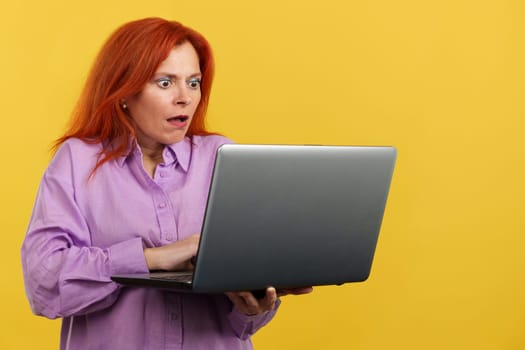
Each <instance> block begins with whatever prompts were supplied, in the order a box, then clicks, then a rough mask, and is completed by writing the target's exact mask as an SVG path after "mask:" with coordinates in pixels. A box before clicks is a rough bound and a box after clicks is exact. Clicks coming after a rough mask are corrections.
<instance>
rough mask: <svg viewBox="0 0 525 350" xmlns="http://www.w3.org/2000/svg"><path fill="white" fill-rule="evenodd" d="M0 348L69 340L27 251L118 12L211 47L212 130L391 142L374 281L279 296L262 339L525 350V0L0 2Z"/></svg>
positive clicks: (270, 344) (322, 345)
mask: <svg viewBox="0 0 525 350" xmlns="http://www.w3.org/2000/svg"><path fill="white" fill-rule="evenodd" d="M0 8H1V10H0V38H1V41H0V42H1V44H2V45H1V52H2V54H1V55H0V71H1V74H0V76H1V85H0V86H1V97H0V104H1V107H2V108H1V111H2V123H1V125H2V127H1V128H0V133H1V134H0V135H1V137H0V142H1V144H0V152H2V159H3V162H4V165H3V171H2V173H1V175H0V176H1V181H0V186H1V198H2V201H1V202H0V203H1V204H0V205H1V210H0V215H1V218H0V220H1V222H2V227H3V229H2V234H1V242H2V247H3V249H2V251H3V253H2V257H1V266H2V272H3V275H4V277H3V278H2V282H0V283H1V291H0V293H1V298H0V310H1V313H2V317H1V318H0V334H1V336H0V348H1V349H56V348H57V346H58V331H59V322H58V321H49V320H46V319H43V318H38V317H35V316H32V314H31V312H30V309H29V306H28V304H27V301H26V300H25V295H24V289H23V282H22V276H21V267H20V259H19V247H20V244H21V241H22V239H23V236H24V233H25V228H26V225H27V222H28V219H29V215H30V212H31V207H32V204H33V199H34V196H35V193H36V190H37V186H38V182H39V179H40V176H41V175H42V172H43V171H44V169H45V166H46V164H47V162H48V160H49V153H48V151H47V149H48V147H49V145H50V143H51V141H52V140H54V139H55V138H56V137H57V136H58V135H60V132H61V131H62V130H63V126H64V124H65V123H66V121H67V119H68V114H69V111H70V110H71V107H72V105H73V102H74V100H75V98H76V96H77V94H78V92H79V89H80V85H81V82H82V80H83V79H84V78H85V75H86V72H87V70H88V67H89V66H90V63H91V60H92V58H93V56H94V54H95V52H97V50H98V48H99V47H100V45H101V43H102V41H103V40H104V39H105V38H106V37H107V36H108V34H109V33H110V31H112V30H113V29H114V28H116V26H118V25H120V24H121V23H123V22H125V21H128V20H132V19H136V18H140V17H145V16H152V15H155V16H163V17H167V18H172V19H178V20H180V21H182V22H184V23H186V24H188V25H190V26H194V27H195V28H197V29H198V30H200V31H201V32H203V33H204V34H205V35H206V36H207V37H208V38H209V39H210V41H211V42H212V44H213V47H214V49H215V52H216V57H217V67H218V68H217V76H216V84H215V88H214V93H213V95H212V104H211V107H210V115H209V117H210V119H209V120H210V125H211V126H212V128H213V129H215V130H217V131H220V132H222V133H224V134H226V135H228V136H230V137H231V138H233V139H235V140H236V141H238V142H253V143H257V142H260V143H324V144H357V145H373V144H391V145H395V146H397V147H398V150H399V158H398V164H397V168H396V171H395V176H394V181H393V185H392V189H391V193H390V198H389V202H388V206H387V212H386V216H385V219H384V223H383V228H382V232H381V235H380V242H379V246H378V249H377V256H376V259H375V262H374V267H373V271H372V277H371V279H370V280H369V281H368V282H366V283H363V284H353V285H345V286H343V287H321V288H317V289H316V291H315V292H314V293H313V294H311V295H308V296H305V297H288V298H286V300H285V302H284V304H283V306H282V309H281V311H280V313H279V315H278V316H277V318H276V319H275V320H274V321H273V322H272V323H271V325H269V326H268V327H267V328H265V329H263V330H262V331H261V332H260V333H259V334H257V335H256V337H255V338H254V341H255V344H256V347H257V349H259V350H261V349H272V350H273V349H364V350H371V349H373V350H380V349H414V350H416V349H417V350H419V349H476V350H483V349H524V348H525V333H524V328H525V298H524V295H525V273H524V270H525V259H524V258H523V257H522V256H523V252H522V251H523V250H524V249H523V248H525V235H524V234H525V227H524V217H525V215H524V209H525V203H524V201H525V199H524V198H525V185H524V182H525V171H524V169H525V166H524V163H525V151H524V150H525V141H524V140H525V137H524V136H523V134H524V133H525V127H524V117H525V109H524V107H525V103H524V97H525V96H524V94H525V92H524V85H525V83H524V82H525V79H524V78H525V74H524V73H525V70H524V62H525V59H524V58H525V55H524V53H525V52H524V39H525V37H524V36H525V35H524V34H525V25H524V23H525V18H524V17H525V16H524V11H525V7H524V5H523V1H521V0H440V1H437V0H436V1H420V0H398V1H390V0H376V1H345V0H324V1H304V0H290V1H287V0H266V1H261V2H252V1H245V0H221V1H215V0H200V1H174V0H158V1H156V0H153V1H142V0H140V1H139V0H127V1H123V0H112V1H107V0H105V1H102V0H91V1H82V2H80V1H79V2H75V1H70V0H47V1H37V0H20V1H13V0H12V1H8V2H7V3H6V2H3V3H2V5H1V6H0Z"/></svg>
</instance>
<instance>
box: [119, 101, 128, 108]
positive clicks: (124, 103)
mask: <svg viewBox="0 0 525 350" xmlns="http://www.w3.org/2000/svg"><path fill="white" fill-rule="evenodd" d="M120 106H121V107H122V109H126V108H128V105H127V104H126V102H122V104H121V105H120Z"/></svg>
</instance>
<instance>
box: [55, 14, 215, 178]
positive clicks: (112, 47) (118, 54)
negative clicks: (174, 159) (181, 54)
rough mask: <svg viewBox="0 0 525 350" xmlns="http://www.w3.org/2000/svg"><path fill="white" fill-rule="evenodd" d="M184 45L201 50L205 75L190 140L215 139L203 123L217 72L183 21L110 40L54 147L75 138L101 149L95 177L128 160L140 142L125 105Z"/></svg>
mask: <svg viewBox="0 0 525 350" xmlns="http://www.w3.org/2000/svg"><path fill="white" fill-rule="evenodd" d="M185 42H189V43H190V44H192V46H193V47H194V48H195V50H196V51H197V54H198V56H199V64H200V70H201V74H202V82H201V100H200V102H199V105H198V106H197V109H196V111H195V114H194V116H193V120H192V122H191V125H190V127H189V129H188V132H187V135H188V136H192V135H208V134H211V133H210V132H208V131H206V128H205V120H204V119H205V114H206V109H207V107H208V101H209V97H210V90H211V85H212V80H213V73H214V61H213V55H212V51H211V47H210V45H209V43H208V41H207V40H206V39H205V38H204V37H203V36H202V35H201V34H199V33H197V32H196V31H195V30H193V29H191V28H188V27H186V26H184V25H182V24H180V23H178V22H175V21H167V20H164V19H161V18H145V19H141V20H137V21H133V22H129V23H127V24H124V25H123V26H121V27H120V28H118V29H117V30H116V31H115V32H114V33H113V34H112V35H111V36H110V37H109V39H108V40H107V41H106V43H105V44H104V46H103V47H102V49H101V50H100V52H99V54H98V56H97V58H96V60H95V62H94V64H93V67H92V69H91V72H90V74H89V76H88V78H87V81H86V84H85V86H84V89H83V91H82V93H81V95H80V98H79V100H78V102H77V105H76V107H75V109H74V111H73V113H72V116H71V122H70V125H69V127H68V129H67V130H66V132H65V133H64V135H63V136H62V137H60V138H59V139H58V140H57V141H56V142H55V144H54V149H55V150H56V149H57V148H58V147H59V146H60V145H61V144H62V143H64V142H65V141H66V140H67V139H69V138H72V137H75V138H79V139H81V140H84V141H85V142H88V143H100V144H102V145H103V148H102V151H101V154H100V157H99V160H98V162H97V164H96V166H95V168H94V169H93V172H95V171H96V169H98V168H99V167H100V166H101V165H102V164H104V163H105V162H107V161H110V160H112V159H116V158H118V157H120V156H123V155H125V154H126V152H128V151H129V145H130V141H136V137H135V131H134V128H133V126H132V124H131V122H130V119H129V117H128V116H127V115H126V113H125V112H124V111H123V109H122V107H121V101H122V100H123V99H125V98H127V97H130V96H133V95H135V94H137V93H139V92H140V91H141V90H142V89H143V87H144V85H145V84H146V82H147V81H148V80H150V79H151V77H153V75H154V74H155V72H156V70H157V68H158V67H159V65H160V64H161V63H162V61H164V60H165V59H166V58H167V57H168V55H169V53H170V52H171V50H172V49H173V48H174V47H175V46H177V45H180V44H182V43H185Z"/></svg>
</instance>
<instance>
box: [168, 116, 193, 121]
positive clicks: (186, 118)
mask: <svg viewBox="0 0 525 350" xmlns="http://www.w3.org/2000/svg"><path fill="white" fill-rule="evenodd" d="M188 119H189V117H188V116H187V115H178V116H175V117H171V118H168V122H170V123H184V122H185V121H187V120H188Z"/></svg>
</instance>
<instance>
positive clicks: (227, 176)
mask: <svg viewBox="0 0 525 350" xmlns="http://www.w3.org/2000/svg"><path fill="white" fill-rule="evenodd" d="M395 159H396V149H395V148H393V147H355V146H285V145H240V144H233V145H223V146H221V147H220V148H219V149H218V151H217V157H216V159H215V167H214V172H213V177H212V181H211V186H210V190H209V196H208V203H207V207H206V212H205V217H204V222H203V227H202V232H201V239H200V243H199V249H198V253H197V256H196V261H195V269H194V271H192V272H152V273H149V274H134V275H120V276H112V279H113V280H114V281H116V282H118V283H121V284H124V285H134V286H153V287H161V288H170V289H180V290H185V291H191V292H197V293H222V292H225V291H240V290H243V291H246V290H254V291H255V290H263V289H265V288H266V287H269V286H273V287H276V288H292V287H304V286H318V285H334V284H344V283H348V282H360V281H365V280H366V279H367V278H368V276H369V274H370V271H371V267H372V260H373V257H374V252H375V248H376V243H377V239H378V235H379V231H380V227H381V222H382V219H383V213H384V209H385V204H386V200H387V195H388V192H389V187H390V182H391V178H392V172H393V169H394V163H395ZM179 279H182V280H179Z"/></svg>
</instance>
